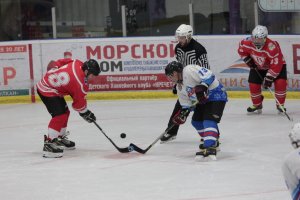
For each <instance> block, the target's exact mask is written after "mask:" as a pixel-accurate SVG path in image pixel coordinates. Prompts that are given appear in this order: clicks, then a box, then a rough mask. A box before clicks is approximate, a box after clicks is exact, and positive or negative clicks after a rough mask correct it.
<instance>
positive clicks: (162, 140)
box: [160, 133, 177, 144]
mask: <svg viewBox="0 0 300 200" xmlns="http://www.w3.org/2000/svg"><path fill="white" fill-rule="evenodd" d="M176 136H177V134H170V133H165V134H164V135H163V137H162V138H160V143H161V144H163V143H166V142H170V141H172V140H175V139H176Z"/></svg>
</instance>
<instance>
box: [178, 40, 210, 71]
mask: <svg viewBox="0 0 300 200" xmlns="http://www.w3.org/2000/svg"><path fill="white" fill-rule="evenodd" d="M175 54H176V59H177V61H178V62H180V63H181V64H182V65H183V66H184V67H185V66H187V65H191V64H196V65H199V66H201V67H205V68H207V69H210V66H209V63H208V59H207V52H206V49H205V48H204V47H203V46H202V45H201V44H200V43H198V42H197V41H196V40H194V39H193V38H192V39H191V41H190V43H189V44H188V45H187V46H186V47H183V48H182V47H181V46H180V45H179V44H177V45H176V47H175Z"/></svg>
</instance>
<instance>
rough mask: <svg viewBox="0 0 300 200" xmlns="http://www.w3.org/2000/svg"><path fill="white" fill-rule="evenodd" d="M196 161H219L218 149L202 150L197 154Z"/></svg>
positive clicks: (214, 147)
mask: <svg viewBox="0 0 300 200" xmlns="http://www.w3.org/2000/svg"><path fill="white" fill-rule="evenodd" d="M195 160H196V161H204V162H205V161H215V160H217V147H216V146H212V147H207V148H203V146H202V149H201V148H200V151H199V152H197V153H196V157H195Z"/></svg>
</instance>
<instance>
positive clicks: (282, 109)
mask: <svg viewBox="0 0 300 200" xmlns="http://www.w3.org/2000/svg"><path fill="white" fill-rule="evenodd" d="M254 70H255V71H256V73H257V75H258V76H259V78H260V79H261V80H262V81H263V80H264V79H263V77H262V76H261V74H260V73H259V72H258V71H257V68H254ZM268 90H269V92H270V93H271V95H272V96H273V98H274V99H275V101H276V103H277V105H279V108H280V109H281V111H282V112H283V113H284V114H285V116H286V117H287V118H288V120H290V121H293V119H292V118H290V116H289V115H288V114H287V113H286V111H285V109H284V107H283V106H282V105H281V103H279V101H278V99H277V98H276V96H275V94H274V92H273V90H272V89H271V88H270V87H268Z"/></svg>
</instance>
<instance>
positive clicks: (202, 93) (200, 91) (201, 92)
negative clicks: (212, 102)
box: [194, 83, 208, 104]
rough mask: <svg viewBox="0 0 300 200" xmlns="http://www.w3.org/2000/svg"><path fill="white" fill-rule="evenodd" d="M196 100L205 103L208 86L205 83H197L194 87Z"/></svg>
mask: <svg viewBox="0 0 300 200" xmlns="http://www.w3.org/2000/svg"><path fill="white" fill-rule="evenodd" d="M194 90H195V93H196V96H197V99H198V102H199V103H200V104H205V103H206V102H207V101H208V86H207V85H206V84H204V83H203V84H201V85H197V86H195V88H194Z"/></svg>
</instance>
